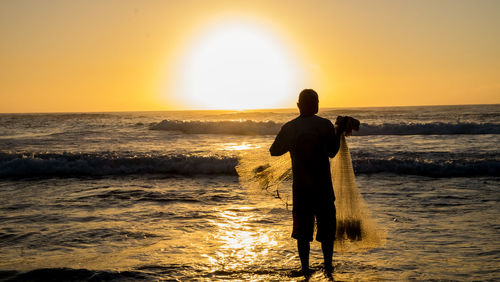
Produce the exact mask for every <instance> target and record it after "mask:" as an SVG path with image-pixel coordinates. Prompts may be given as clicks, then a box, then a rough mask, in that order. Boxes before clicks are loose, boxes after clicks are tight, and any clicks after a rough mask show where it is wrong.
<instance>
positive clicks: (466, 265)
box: [0, 174, 500, 280]
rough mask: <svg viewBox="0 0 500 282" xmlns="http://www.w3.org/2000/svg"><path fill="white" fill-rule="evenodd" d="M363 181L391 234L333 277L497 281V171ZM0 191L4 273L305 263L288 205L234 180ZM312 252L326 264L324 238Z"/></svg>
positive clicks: (220, 272)
mask: <svg viewBox="0 0 500 282" xmlns="http://www.w3.org/2000/svg"><path fill="white" fill-rule="evenodd" d="M358 184H359V187H360V190H361V191H362V193H363V196H364V198H365V199H366V201H367V202H368V203H369V206H370V209H371V211H372V215H373V216H374V217H375V219H376V220H377V222H378V223H379V225H380V226H382V227H383V228H384V229H385V232H386V235H387V241H386V244H385V245H384V246H382V247H379V248H376V249H372V250H369V251H366V252H362V253H357V252H356V253H336V254H335V273H334V278H335V280H355V279H376V280H379V279H382V280H386V279H387V280H399V279H401V278H402V277H403V278H404V279H419V280H420V279H452V280H475V279H478V280H487V279H495V278H498V277H500V271H499V270H498V265H499V262H500V246H499V243H498V239H497V238H498V232H499V230H500V220H499V219H498V216H497V215H498V214H500V208H499V207H500V205H499V204H500V203H499V202H500V197H499V193H498V187H499V184H500V181H499V179H497V178H474V179H468V178H446V179H433V178H424V177H406V176H405V177H401V176H397V175H391V174H383V175H376V176H365V175H362V176H360V177H358ZM0 188H1V191H2V193H3V195H5V196H4V197H2V199H1V202H0V206H1V207H2V209H1V210H0V211H1V213H0V214H1V221H2V223H3V224H2V227H1V229H0V232H1V237H0V238H1V239H2V241H1V242H2V245H1V250H2V256H3V257H4V259H2V262H1V263H0V269H4V270H18V271H27V270H32V269H41V268H60V267H67V268H73V269H87V270H91V271H102V270H106V271H116V272H122V271H132V272H134V273H135V274H134V275H139V276H144V277H147V278H151V279H190V278H213V279H226V278H228V279H229V278H230V279H250V278H251V279H262V280H268V279H279V280H282V279H285V280H286V279H294V278H292V277H289V276H288V275H289V274H288V273H289V272H290V271H291V270H293V269H297V268H298V266H299V261H298V257H297V254H296V250H295V245H294V240H292V239H291V238H290V231H291V230H290V228H291V212H290V210H287V209H286V207H285V206H284V205H283V203H282V202H281V201H279V200H278V199H273V198H272V197H269V196H267V195H265V194H262V195H259V194H255V193H248V191H246V190H245V189H244V188H242V187H241V186H240V185H239V184H238V181H237V178H236V177H232V176H213V177H195V178H191V179H185V178H175V177H171V178H164V179H158V178H156V177H150V178H139V179H138V178H134V177H126V178H114V179H71V181H68V179H46V180H30V181H25V182H24V183H23V185H22V187H21V185H20V184H19V182H15V183H12V182H9V181H3V182H2V183H1V187H0ZM394 199H398V200H397V201H395V200H394ZM311 255H312V258H311V262H312V265H313V266H314V267H315V268H316V269H319V268H320V264H321V253H320V247H319V244H318V243H317V242H314V243H313V244H312V254H311ZM53 271H54V273H57V272H58V271H62V270H53ZM54 273H51V272H49V273H48V274H47V275H49V276H50V275H55V274H54ZM81 275H85V274H81ZM113 275H117V276H116V277H117V278H119V277H120V276H119V275H121V274H118V273H114V274H113ZM112 277H114V276H112ZM314 277H315V278H316V279H322V278H323V276H322V274H321V273H320V271H318V272H317V273H316V274H315V276H314Z"/></svg>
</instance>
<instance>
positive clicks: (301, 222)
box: [292, 206, 337, 242]
mask: <svg viewBox="0 0 500 282" xmlns="http://www.w3.org/2000/svg"><path fill="white" fill-rule="evenodd" d="M315 218H316V226H317V231H316V241H319V242H324V241H328V240H335V230H336V227H337V222H336V211H335V206H333V207H314V208H313V207H310V208H301V209H296V208H294V209H293V231H292V238H295V239H297V240H308V241H309V242H311V241H312V240H313V234H314V219H315Z"/></svg>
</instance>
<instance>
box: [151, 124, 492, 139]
mask: <svg viewBox="0 0 500 282" xmlns="http://www.w3.org/2000/svg"><path fill="white" fill-rule="evenodd" d="M281 126H282V124H281V123H275V122H273V121H252V120H247V121H180V120H163V121H161V122H159V123H156V124H153V125H151V127H150V129H152V130H165V131H179V132H183V133H188V134H234V135H275V134H277V133H278V132H279V130H280V128H281ZM450 134H500V124H497V123H473V122H457V123H443V122H433V123H383V124H376V125H375V124H366V123H362V124H361V126H360V130H359V131H358V132H354V135H358V136H362V135H450Z"/></svg>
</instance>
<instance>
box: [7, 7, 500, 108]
mask: <svg viewBox="0 0 500 282" xmlns="http://www.w3.org/2000/svg"><path fill="white" fill-rule="evenodd" d="M499 14H500V1H495V0H493V1H485V0H474V1H472V0H471V1H462V0H450V1H445V0H421V1H416V0H415V1H404V0H393V1H388V0H377V1H327V0H325V1H320V0H310V1H293V0H275V1H271V0H266V1H259V0H253V1H233V0H232V1H223V0H213V1H207V0H197V1H194V0H183V1H147V0H146V1H127V0H117V1H108V0H102V1H92V0H89V1H79V0H73V1H51V0H48V1H24V0H16V1H10V0H3V1H0V34H1V37H0V112H1V113H12V112H96V111H97V112H98V111H145V110H185V109H217V108H220V109H252V108H291V107H294V105H295V102H296V99H297V95H298V92H299V91H300V90H301V89H303V88H313V89H315V90H316V91H317V92H318V94H319V96H320V106H321V107H365V106H366V107H371V106H409V105H450V104H500V79H499V78H500V17H499V16H498V15H499Z"/></svg>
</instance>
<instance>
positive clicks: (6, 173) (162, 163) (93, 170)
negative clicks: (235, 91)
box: [0, 153, 238, 178]
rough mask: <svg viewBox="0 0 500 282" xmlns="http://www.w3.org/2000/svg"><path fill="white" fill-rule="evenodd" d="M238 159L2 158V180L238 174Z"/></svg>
mask: <svg viewBox="0 0 500 282" xmlns="http://www.w3.org/2000/svg"><path fill="white" fill-rule="evenodd" d="M237 162H238V160H237V159H236V158H224V157H215V156H207V157H205V156H189V155H188V156H186V155H177V156H150V155H144V156H135V155H134V156H117V155H114V154H112V153H88V154H76V153H63V154H34V155H33V154H32V155H29V154H0V178H6V177H51V176H56V177H80V176H106V175H126V174H148V173H150V174H162V173H165V174H187V175H196V174H229V175H231V174H232V175H234V174H236V170H235V166H236V164H237Z"/></svg>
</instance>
